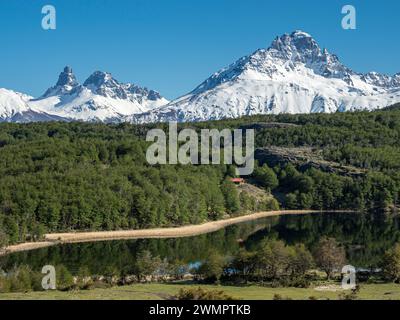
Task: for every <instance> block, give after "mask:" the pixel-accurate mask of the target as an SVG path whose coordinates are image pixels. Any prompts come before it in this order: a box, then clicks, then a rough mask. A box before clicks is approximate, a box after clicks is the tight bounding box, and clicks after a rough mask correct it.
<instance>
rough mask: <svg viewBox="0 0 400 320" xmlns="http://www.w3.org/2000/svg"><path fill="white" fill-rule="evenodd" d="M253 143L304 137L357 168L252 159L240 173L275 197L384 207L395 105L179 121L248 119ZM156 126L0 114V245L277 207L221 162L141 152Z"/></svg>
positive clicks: (396, 185) (290, 143)
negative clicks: (11, 120) (160, 161)
mask: <svg viewBox="0 0 400 320" xmlns="http://www.w3.org/2000/svg"><path fill="white" fill-rule="evenodd" d="M258 123H263V124H265V123H284V124H290V126H266V127H265V126H264V127H263V126H260V127H258V126H254V127H255V128H256V147H259V148H262V147H268V146H280V147H292V148H293V147H294V148H296V147H304V146H309V147H313V148H317V149H320V150H323V157H324V158H325V159H326V160H329V161H335V162H337V163H340V164H341V165H351V166H353V167H356V168H360V170H361V171H360V172H361V173H360V174H359V175H357V176H349V175H342V174H339V173H335V172H326V171H324V170H319V169H315V168H308V169H302V168H298V167H296V165H293V164H290V163H288V164H283V165H280V166H275V167H272V168H269V167H268V166H266V165H264V166H262V167H258V168H256V170H255V172H254V175H253V177H251V178H250V179H248V181H249V182H251V183H254V184H257V185H259V186H260V187H263V188H265V189H266V190H267V191H272V192H273V193H274V194H276V196H277V198H278V199H279V200H280V203H281V206H282V207H284V208H290V209H291V208H316V209H361V210H365V211H370V210H374V211H377V210H378V211H388V210H395V208H396V207H397V201H398V200H397V199H398V196H399V190H400V173H399V172H398V166H399V163H400V162H399V160H400V152H399V150H400V140H399V136H400V111H399V110H398V108H396V107H393V108H391V109H387V110H383V111H377V112H356V113H335V114H329V115H327V114H312V115H278V116H254V117H245V118H241V119H235V120H223V121H215V122H203V123H196V124H193V123H191V124H183V125H181V127H187V126H190V127H191V128H196V129H198V130H200V129H202V128H218V129H222V128H232V129H234V128H240V127H252V126H253V125H254V124H258ZM156 126H158V127H163V128H166V125H165V124H160V125H144V126H137V125H129V124H113V125H112V124H99V123H31V124H6V123H3V124H0V246H1V244H3V245H4V243H16V242H20V241H26V240H29V239H30V240H36V239H39V238H40V237H41V235H42V234H43V233H44V232H54V231H68V230H89V229H90V230H111V229H126V228H139V227H151V226H166V225H181V224H188V223H199V222H202V221H205V220H211V219H218V218H221V217H222V216H223V215H224V214H241V213H245V212H249V211H257V210H265V209H273V208H277V204H276V202H274V201H270V202H268V203H262V204H257V203H255V200H254V199H252V195H251V194H246V193H243V192H242V193H239V192H238V189H237V188H236V187H235V186H234V185H233V184H232V183H231V182H230V180H229V178H230V177H233V176H234V172H235V171H234V170H233V169H234V168H233V166H226V165H217V166H215V165H213V166H212V165H157V166H151V165H149V164H148V163H147V161H146V158H145V154H146V149H147V146H148V145H149V143H148V142H146V141H145V134H146V132H147V131H148V130H149V129H151V128H154V127H156Z"/></svg>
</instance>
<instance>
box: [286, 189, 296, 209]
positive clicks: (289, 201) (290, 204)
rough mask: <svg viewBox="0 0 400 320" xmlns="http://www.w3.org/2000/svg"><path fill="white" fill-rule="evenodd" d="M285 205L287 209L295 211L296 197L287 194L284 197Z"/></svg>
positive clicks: (292, 194)
mask: <svg viewBox="0 0 400 320" xmlns="http://www.w3.org/2000/svg"><path fill="white" fill-rule="evenodd" d="M285 205H286V208H288V209H297V207H298V204H297V196H296V194H294V193H288V194H287V195H286V196H285Z"/></svg>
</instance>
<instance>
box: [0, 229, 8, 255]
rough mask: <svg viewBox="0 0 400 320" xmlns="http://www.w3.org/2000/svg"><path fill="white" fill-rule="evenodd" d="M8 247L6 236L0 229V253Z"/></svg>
mask: <svg viewBox="0 0 400 320" xmlns="http://www.w3.org/2000/svg"><path fill="white" fill-rule="evenodd" d="M7 245H8V237H7V234H6V233H5V232H4V231H3V230H2V229H1V227H0V253H2V252H3V251H4V250H5V249H6V247H7Z"/></svg>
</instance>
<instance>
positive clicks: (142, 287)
mask: <svg viewBox="0 0 400 320" xmlns="http://www.w3.org/2000/svg"><path fill="white" fill-rule="evenodd" d="M198 286H200V287H203V288H205V289H218V290H223V291H225V292H226V293H227V294H229V295H231V296H234V297H235V298H238V299H244V300H258V299H260V300H270V299H273V297H274V295H275V294H279V295H281V296H282V297H285V298H286V297H288V298H291V299H294V300H307V299H309V298H310V297H315V298H318V299H338V297H339V292H329V291H317V290H315V289H314V288H307V289H302V288H267V287H260V286H247V287H246V286H245V287H234V286H216V285H184V284H134V285H129V286H123V287H113V288H107V289H92V290H83V291H72V292H60V291H48V292H28V293H1V294H0V300H1V299H3V300H4V299H5V300H16V299H34V300H54V299H56V300H75V299H77V300H93V299H107V300H108V299H110V300H161V299H169V298H171V297H172V296H173V295H175V294H177V293H178V291H179V289H180V288H188V287H198ZM358 299H371V300H382V299H385V300H387V299H392V300H400V285H396V284H363V285H361V290H360V292H359V293H358Z"/></svg>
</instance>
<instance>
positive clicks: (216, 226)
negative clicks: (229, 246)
mask: <svg viewBox="0 0 400 320" xmlns="http://www.w3.org/2000/svg"><path fill="white" fill-rule="evenodd" d="M324 212H325V213H331V212H338V213H346V212H347V213H349V212H355V211H346V210H339V211H335V210H330V211H319V210H277V211H263V212H257V213H252V214H248V215H244V216H238V217H234V218H227V219H223V220H217V221H209V222H205V223H202V224H197V225H187V226H181V227H167V228H151V229H135V230H119V231H92V232H68V233H49V234H45V236H44V240H43V241H41V242H25V243H21V244H16V245H11V246H8V247H6V248H5V252H0V256H2V255H7V254H11V253H16V252H23V251H30V250H36V249H40V248H46V247H51V246H54V245H59V244H65V243H84V242H95V241H112V240H129V239H151V238H157V239H163V238H184V237H191V236H197V235H201V234H207V233H211V232H215V231H218V230H220V229H223V228H225V227H227V226H230V225H234V224H238V223H242V222H248V221H254V220H258V219H262V218H267V217H278V216H284V215H305V214H314V213H324Z"/></svg>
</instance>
